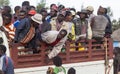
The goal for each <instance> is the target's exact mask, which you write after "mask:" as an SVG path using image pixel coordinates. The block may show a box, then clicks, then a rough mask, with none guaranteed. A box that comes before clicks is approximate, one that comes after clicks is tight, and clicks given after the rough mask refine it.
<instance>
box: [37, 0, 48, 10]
mask: <svg viewBox="0 0 120 74" xmlns="http://www.w3.org/2000/svg"><path fill="white" fill-rule="evenodd" d="M45 5H46V0H40V2H39V3H38V4H37V7H36V8H37V11H40V10H41V9H42V8H44V7H45Z"/></svg>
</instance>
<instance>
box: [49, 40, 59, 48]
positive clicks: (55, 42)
mask: <svg viewBox="0 0 120 74" xmlns="http://www.w3.org/2000/svg"><path fill="white" fill-rule="evenodd" d="M60 40H61V39H56V40H55V41H54V42H52V43H51V44H49V45H50V46H55V45H56V44H57V43H58V42H59V41H60Z"/></svg>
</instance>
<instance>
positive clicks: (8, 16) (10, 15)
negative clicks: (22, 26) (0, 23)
mask: <svg viewBox="0 0 120 74" xmlns="http://www.w3.org/2000/svg"><path fill="white" fill-rule="evenodd" d="M5 17H7V18H9V20H12V14H10V13H7V14H3V19H4V18H5Z"/></svg>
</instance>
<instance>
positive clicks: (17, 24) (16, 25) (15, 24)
mask: <svg viewBox="0 0 120 74" xmlns="http://www.w3.org/2000/svg"><path fill="white" fill-rule="evenodd" d="M19 24H20V21H19V20H17V21H15V22H14V23H13V25H14V27H15V28H17V27H18V26H19Z"/></svg>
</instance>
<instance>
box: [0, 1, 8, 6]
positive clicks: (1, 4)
mask: <svg viewBox="0 0 120 74" xmlns="http://www.w3.org/2000/svg"><path fill="white" fill-rule="evenodd" d="M9 4H10V2H9V0H0V7H3V6H5V5H9Z"/></svg>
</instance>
